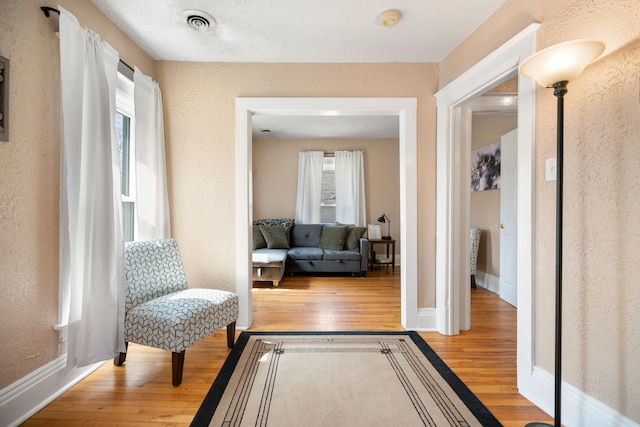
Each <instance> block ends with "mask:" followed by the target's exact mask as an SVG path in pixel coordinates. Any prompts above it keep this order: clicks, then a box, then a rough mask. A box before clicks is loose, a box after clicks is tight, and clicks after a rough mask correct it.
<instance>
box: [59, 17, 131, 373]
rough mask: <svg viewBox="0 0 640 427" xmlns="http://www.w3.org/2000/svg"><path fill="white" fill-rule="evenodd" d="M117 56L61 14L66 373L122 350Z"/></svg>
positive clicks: (62, 288) (62, 315)
mask: <svg viewBox="0 0 640 427" xmlns="http://www.w3.org/2000/svg"><path fill="white" fill-rule="evenodd" d="M117 65H118V53H117V52H116V51H115V50H114V49H113V48H112V47H111V46H109V45H108V44H107V43H105V42H103V41H102V40H101V39H100V37H99V36H98V35H97V34H96V33H94V32H92V31H91V30H88V29H86V28H83V27H81V26H80V25H79V23H78V21H77V19H76V18H75V17H74V16H73V15H72V14H70V13H69V12H67V11H66V10H64V9H63V8H61V9H60V77H61V98H62V106H61V110H62V143H61V156H60V157H61V158H60V162H61V165H60V167H61V180H60V211H61V214H60V319H59V320H60V323H61V324H62V325H68V341H67V369H72V368H74V367H81V366H86V365H89V364H92V363H95V362H99V361H103V360H106V359H109V358H112V357H113V356H114V355H115V354H116V352H120V351H124V333H123V327H124V267H123V251H124V244H123V237H122V225H121V223H122V208H121V195H120V164H119V157H118V149H117V145H116V140H115V135H114V134H115V130H114V119H115V96H116V79H117Z"/></svg>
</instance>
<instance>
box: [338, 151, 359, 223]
mask: <svg viewBox="0 0 640 427" xmlns="http://www.w3.org/2000/svg"><path fill="white" fill-rule="evenodd" d="M335 158H336V174H335V176H336V221H337V222H341V223H343V224H355V225H358V226H362V227H364V226H366V225H367V212H366V199H365V191H364V156H363V153H362V151H336V153H335Z"/></svg>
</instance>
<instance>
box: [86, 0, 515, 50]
mask: <svg viewBox="0 0 640 427" xmlns="http://www.w3.org/2000/svg"><path fill="white" fill-rule="evenodd" d="M92 2H93V3H94V4H95V5H96V6H97V7H98V8H100V10H102V11H103V12H104V13H105V14H106V15H107V16H108V17H109V18H110V19H111V20H112V21H113V22H114V23H115V24H116V25H117V26H118V27H120V28H121V29H122V30H123V31H124V32H125V33H126V34H127V35H128V36H129V37H130V38H131V39H132V40H133V41H135V42H136V43H137V44H138V45H139V46H140V47H142V48H143V49H144V50H145V51H146V52H147V53H148V54H149V55H150V56H151V57H152V58H154V59H156V60H173V61H197V62H439V61H440V60H442V58H443V57H444V56H445V55H446V54H447V53H448V52H450V51H451V50H452V49H453V48H454V47H455V46H456V45H457V44H458V43H460V41H462V40H463V39H464V38H465V37H466V36H468V35H469V34H470V33H471V32H472V31H473V30H474V29H475V28H477V27H478V25H480V23H482V22H483V21H484V20H485V19H486V18H487V17H488V16H489V15H491V14H492V13H493V12H494V11H495V10H496V9H497V8H498V7H499V6H500V5H502V3H504V2H505V0H395V1H392V0H377V1H371V0H322V1H319V0H217V1H212V0H164V1H157V0H92ZM187 9H197V10H202V11H204V12H206V13H208V14H210V15H212V16H213V17H214V18H215V20H216V21H217V27H216V28H215V29H214V30H213V31H209V32H198V31H195V30H193V29H191V28H190V27H189V26H187V25H186V24H185V23H184V21H183V18H182V13H183V11H184V10H187ZM387 9H397V10H399V11H400V13H401V14H402V18H401V19H400V22H399V23H398V24H397V25H396V26H395V27H393V28H385V27H383V26H382V25H380V24H379V23H377V21H376V18H377V17H378V16H379V15H380V14H381V13H382V12H384V11H385V10H387Z"/></svg>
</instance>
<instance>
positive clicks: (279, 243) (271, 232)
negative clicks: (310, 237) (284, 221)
mask: <svg viewBox="0 0 640 427" xmlns="http://www.w3.org/2000/svg"><path fill="white" fill-rule="evenodd" d="M259 227H260V231H261V232H262V235H263V236H264V240H265V241H266V242H267V248H269V249H289V240H288V239H287V233H286V231H284V228H283V227H281V226H279V225H275V226H273V225H259Z"/></svg>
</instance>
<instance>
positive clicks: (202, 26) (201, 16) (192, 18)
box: [182, 9, 216, 31]
mask: <svg viewBox="0 0 640 427" xmlns="http://www.w3.org/2000/svg"><path fill="white" fill-rule="evenodd" d="M182 19H183V20H184V22H185V23H186V24H187V25H188V26H190V27H191V28H193V29H194V30H196V31H211V30H213V29H214V28H215V27H216V20H215V19H214V17H213V16H211V15H209V14H208V13H207V12H204V11H202V10H195V9H188V10H185V11H184V12H182Z"/></svg>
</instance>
